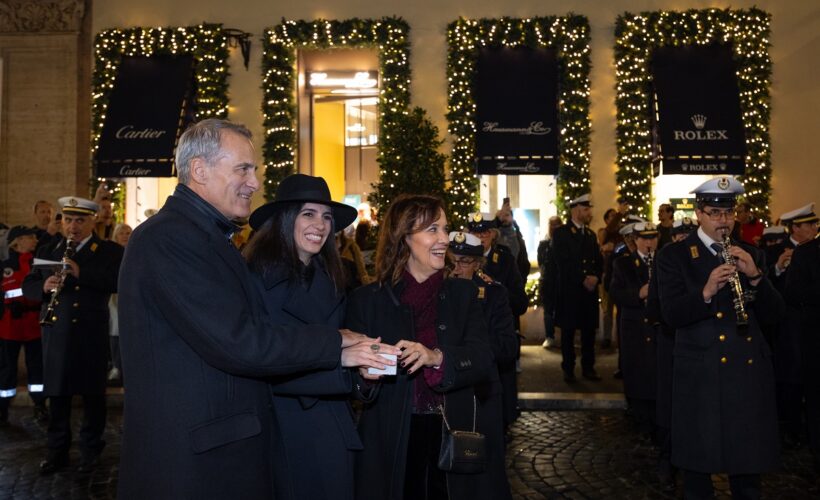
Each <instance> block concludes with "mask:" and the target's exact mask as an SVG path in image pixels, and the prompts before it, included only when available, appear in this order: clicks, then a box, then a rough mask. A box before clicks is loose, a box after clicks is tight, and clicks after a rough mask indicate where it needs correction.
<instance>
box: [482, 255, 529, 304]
mask: <svg viewBox="0 0 820 500" xmlns="http://www.w3.org/2000/svg"><path fill="white" fill-rule="evenodd" d="M484 272H485V273H487V274H488V275H489V276H490V278H492V279H493V280H495V281H497V282H499V283H501V284H502V285H504V288H506V289H507V296H508V298H509V302H510V308H511V309H512V313H513V316H521V315H522V314H524V313H525V312H527V306H528V304H529V299H527V293H526V292H525V291H524V280H525V279H526V278H527V277H526V276H524V277H523V278H522V276H521V273H519V272H518V268H517V266H516V262H515V258H513V255H512V253H511V252H510V249H509V248H507V247H505V246H504V245H495V246H493V248H492V249H491V250H490V253H488V254H487V263H486V264H485V265H484Z"/></svg>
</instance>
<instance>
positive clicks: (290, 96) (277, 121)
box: [262, 17, 410, 200]
mask: <svg viewBox="0 0 820 500" xmlns="http://www.w3.org/2000/svg"><path fill="white" fill-rule="evenodd" d="M409 31H410V27H409V26H408V24H407V23H406V22H405V21H404V20H402V19H401V18H397V17H387V18H382V19H377V20H371V19H349V20H345V21H327V20H317V21H283V22H282V23H281V24H279V25H277V26H275V27H273V28H270V29H267V30H265V34H264V37H263V42H262V43H263V50H264V53H263V55H262V72H263V74H262V78H263V83H262V89H263V91H264V102H263V104H262V114H263V115H264V127H265V140H264V144H263V147H262V149H263V156H264V159H265V187H264V193H265V198H266V199H267V200H271V199H272V198H273V196H274V193H275V191H276V186H277V185H278V184H279V182H280V181H281V180H282V179H284V178H285V177H287V176H288V175H290V174H292V173H295V172H296V149H297V134H296V101H295V99H296V50H297V49H333V48H373V49H378V51H379V77H380V80H381V83H380V92H379V137H380V138H388V137H389V136H390V132H391V130H392V123H393V122H394V121H395V117H396V116H397V115H399V114H407V109H408V106H409V104H410V41H409V38H408V34H409ZM385 142H388V141H385ZM383 146H384V144H383V143H382V141H381V139H380V144H379V148H380V151H379V154H380V155H385V154H389V152H386V151H383V150H382V147H383ZM400 174H401V173H400V172H387V171H385V170H384V166H382V167H381V168H380V173H379V175H380V178H383V177H385V176H395V175H400Z"/></svg>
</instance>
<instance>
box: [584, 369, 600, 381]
mask: <svg viewBox="0 0 820 500" xmlns="http://www.w3.org/2000/svg"><path fill="white" fill-rule="evenodd" d="M582 375H583V377H584V378H585V379H587V380H601V376H600V375H598V373H597V372H596V371H595V370H584V373H582Z"/></svg>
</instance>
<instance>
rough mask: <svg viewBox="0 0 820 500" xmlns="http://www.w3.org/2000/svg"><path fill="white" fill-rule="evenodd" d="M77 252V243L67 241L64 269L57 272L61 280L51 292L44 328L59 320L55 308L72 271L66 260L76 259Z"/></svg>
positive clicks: (42, 321) (63, 260) (43, 321)
mask: <svg viewBox="0 0 820 500" xmlns="http://www.w3.org/2000/svg"><path fill="white" fill-rule="evenodd" d="M76 252H77V242H76V241H73V240H67V241H66V245H65V252H64V253H63V258H62V259H61V261H62V263H63V267H61V268H60V270H59V271H57V274H56V275H57V276H58V277H59V278H60V282H59V283H57V286H56V287H55V288H54V290H52V291H51V300H49V301H48V307H46V312H45V314H43V319H41V320H40V324H41V325H43V326H54V322H55V321H56V320H57V316H55V315H54V306H56V305H57V296H59V295H60V291H62V289H63V286H64V285H65V280H66V278H67V277H68V273H69V271H71V266H70V265H69V264H68V262H66V260H68V259H70V258H72V257H74V254H75V253H76Z"/></svg>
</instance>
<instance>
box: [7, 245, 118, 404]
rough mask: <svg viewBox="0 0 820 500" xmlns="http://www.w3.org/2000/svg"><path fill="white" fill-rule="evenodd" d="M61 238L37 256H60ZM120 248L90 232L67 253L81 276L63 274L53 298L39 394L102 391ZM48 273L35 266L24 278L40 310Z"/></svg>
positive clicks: (45, 331)
mask: <svg viewBox="0 0 820 500" xmlns="http://www.w3.org/2000/svg"><path fill="white" fill-rule="evenodd" d="M65 246H66V240H65V239H60V240H57V242H56V244H55V245H53V246H46V247H43V248H41V249H40V250H38V251H37V257H38V258H41V259H46V260H52V261H59V260H61V259H62V258H63V254H64V253H65ZM122 253H123V249H122V247H121V246H119V245H117V244H116V243H114V242H111V241H104V240H101V239H100V238H98V237H97V235H96V234H92V236H91V238H90V239H89V240H88V241H86V242H85V244H84V245H83V246H82V248H80V250H79V251H77V253H76V254H75V255H74V257H72V260H74V261H75V262H76V263H77V265H78V266H79V267H80V277H79V279H78V278H75V277H74V276H72V275H71V274H68V275H67V276H66V279H65V282H64V284H63V288H62V290H61V291H60V293H59V295H58V297H57V301H56V302H55V308H54V315H53V316H52V318H51V320H52V321H53V322H54V324H53V326H43V330H42V331H43V370H44V371H43V383H44V388H43V394H44V395H45V396H71V395H73V394H105V383H106V374H107V373H108V351H109V348H108V319H109V315H108V299H109V298H110V297H111V294H112V293H116V291H117V276H118V274H119V270H120V262H121V261H122ZM52 274H53V273H52V272H51V271H50V270H43V269H34V270H32V271H31V273H29V275H28V276H26V279H25V281H24V282H23V293H24V294H25V296H26V298H28V299H30V300H35V301H36V300H41V301H43V305H42V308H43V311H45V310H46V308H47V307H48V303H49V301H50V300H51V294H50V293H44V292H43V283H44V282H45V280H46V279H47V278H48V277H49V276H51V275H52Z"/></svg>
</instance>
